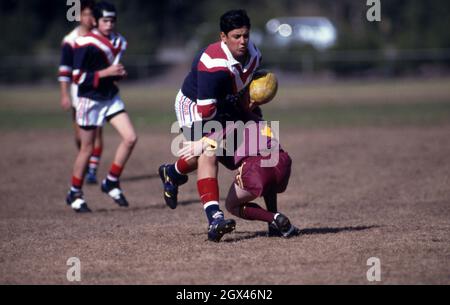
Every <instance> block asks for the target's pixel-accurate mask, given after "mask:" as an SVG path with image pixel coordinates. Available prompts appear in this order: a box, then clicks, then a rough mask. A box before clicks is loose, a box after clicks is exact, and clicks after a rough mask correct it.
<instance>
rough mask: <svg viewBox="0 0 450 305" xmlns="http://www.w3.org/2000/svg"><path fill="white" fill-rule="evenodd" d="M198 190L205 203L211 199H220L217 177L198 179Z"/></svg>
mask: <svg viewBox="0 0 450 305" xmlns="http://www.w3.org/2000/svg"><path fill="white" fill-rule="evenodd" d="M197 190H198V194H199V196H200V200H201V202H202V203H203V204H207V203H208V202H211V201H216V202H218V201H219V183H218V182H217V179H216V178H205V179H201V180H198V181H197Z"/></svg>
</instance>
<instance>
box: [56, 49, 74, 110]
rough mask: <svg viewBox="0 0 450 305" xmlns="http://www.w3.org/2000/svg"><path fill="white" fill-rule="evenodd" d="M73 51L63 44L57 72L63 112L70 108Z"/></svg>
mask: <svg viewBox="0 0 450 305" xmlns="http://www.w3.org/2000/svg"><path fill="white" fill-rule="evenodd" d="M72 67H73V49H72V46H71V45H69V44H68V43H65V44H63V46H62V49H61V61H60V65H59V71H58V81H59V84H60V85H59V86H60V102H61V107H62V108H63V109H64V110H68V109H69V108H70V105H71V102H70V93H69V92H70V84H71V82H72Z"/></svg>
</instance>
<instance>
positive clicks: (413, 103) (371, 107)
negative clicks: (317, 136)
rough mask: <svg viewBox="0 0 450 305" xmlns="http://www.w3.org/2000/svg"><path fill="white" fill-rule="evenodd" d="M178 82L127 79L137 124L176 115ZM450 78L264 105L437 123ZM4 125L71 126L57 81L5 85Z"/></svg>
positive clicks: (299, 90) (322, 123)
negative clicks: (47, 84)
mask: <svg viewBox="0 0 450 305" xmlns="http://www.w3.org/2000/svg"><path fill="white" fill-rule="evenodd" d="M177 90H178V89H177V88H172V87H163V88H161V87H156V86H145V85H128V86H124V88H123V89H122V97H123V99H124V101H125V102H126V104H127V109H128V111H129V112H130V114H131V116H132V117H133V120H134V121H135V123H136V125H137V126H138V127H140V128H153V129H154V128H156V129H161V128H163V129H167V128H168V126H170V124H171V123H172V122H174V121H175V115H174V111H173V102H174V97H175V95H176V92H177ZM449 96H450V79H443V80H429V81H409V82H404V81H397V82H395V81H394V82H386V83H381V82H380V83H375V84H368V83H344V84H328V85H326V84H325V85H321V86H319V85H304V86H299V87H295V86H288V87H281V88H280V90H279V94H278V96H277V98H276V100H275V101H274V102H273V103H272V104H269V105H267V106H266V107H265V108H264V111H265V116H266V119H267V120H278V121H280V122H281V123H282V125H284V126H289V127H294V128H295V127H306V128H316V127H331V128H332V127H346V126H349V127H357V126H391V125H435V124H439V123H446V122H448V121H450V102H449ZM0 101H1V107H0V128H1V129H17V128H23V129H27V128H47V129H49V128H50V129H51V128H64V127H65V128H70V124H68V122H67V118H66V117H65V116H64V115H62V110H60V108H59V106H58V103H59V102H58V89H57V88H55V87H12V88H2V89H1V91H0Z"/></svg>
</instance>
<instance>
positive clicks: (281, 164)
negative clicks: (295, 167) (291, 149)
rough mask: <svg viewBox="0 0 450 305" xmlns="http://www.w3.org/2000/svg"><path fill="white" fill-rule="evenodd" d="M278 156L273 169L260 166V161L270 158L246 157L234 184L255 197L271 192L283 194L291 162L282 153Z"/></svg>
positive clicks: (287, 181)
mask: <svg viewBox="0 0 450 305" xmlns="http://www.w3.org/2000/svg"><path fill="white" fill-rule="evenodd" d="M278 155H279V161H278V164H277V165H276V166H274V167H262V166H261V160H263V159H270V156H267V157H262V156H256V157H248V158H247V159H245V161H244V162H243V163H242V165H241V167H240V168H239V173H238V175H237V176H236V183H237V184H238V185H239V186H240V187H241V188H242V189H244V190H246V191H248V192H250V193H251V194H252V195H254V196H256V197H261V196H264V195H266V194H268V193H271V192H275V193H283V192H284V191H285V190H286V188H287V185H288V183H289V177H290V176H291V165H292V160H291V158H290V157H289V155H288V154H287V153H286V152H284V151H281V152H279V153H278Z"/></svg>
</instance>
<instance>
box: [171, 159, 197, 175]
mask: <svg viewBox="0 0 450 305" xmlns="http://www.w3.org/2000/svg"><path fill="white" fill-rule="evenodd" d="M196 169H197V164H194V165H190V164H189V163H188V162H187V161H186V160H185V159H183V158H180V159H178V161H177V162H175V170H176V171H177V172H178V173H179V174H181V175H187V174H189V173H191V172H193V171H194V170H196Z"/></svg>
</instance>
